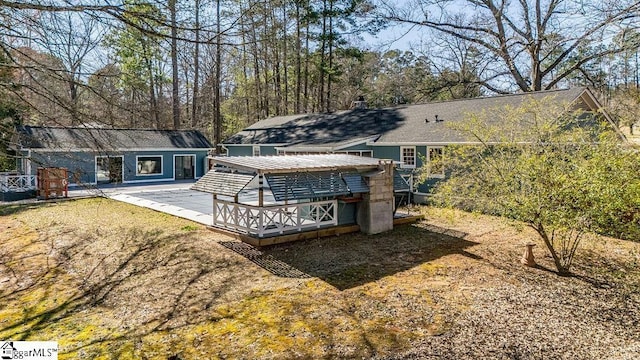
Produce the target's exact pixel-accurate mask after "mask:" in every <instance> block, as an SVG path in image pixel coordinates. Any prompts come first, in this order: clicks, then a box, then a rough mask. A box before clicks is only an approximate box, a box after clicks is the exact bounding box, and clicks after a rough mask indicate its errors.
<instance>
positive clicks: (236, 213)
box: [213, 199, 338, 237]
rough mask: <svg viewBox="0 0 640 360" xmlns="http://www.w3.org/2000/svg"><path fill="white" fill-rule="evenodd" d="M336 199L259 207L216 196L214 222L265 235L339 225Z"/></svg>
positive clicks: (234, 228)
mask: <svg viewBox="0 0 640 360" xmlns="http://www.w3.org/2000/svg"><path fill="white" fill-rule="evenodd" d="M337 204H338V202H337V201H336V200H328V201H316V202H310V203H297V204H289V205H275V206H265V207H258V206H252V205H245V204H238V203H234V202H229V201H225V200H220V199H215V200H214V202H213V225H214V226H220V227H225V228H227V229H231V230H234V231H238V232H242V233H246V234H249V235H253V236H258V237H264V236H268V235H278V234H284V233H285V232H286V233H289V232H295V231H304V230H312V229H317V228H320V227H322V226H327V225H334V226H335V225H338V206H337Z"/></svg>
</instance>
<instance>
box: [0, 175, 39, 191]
mask: <svg viewBox="0 0 640 360" xmlns="http://www.w3.org/2000/svg"><path fill="white" fill-rule="evenodd" d="M36 185H37V184H36V176H35V175H0V191H2V192H25V191H29V190H35V189H36Z"/></svg>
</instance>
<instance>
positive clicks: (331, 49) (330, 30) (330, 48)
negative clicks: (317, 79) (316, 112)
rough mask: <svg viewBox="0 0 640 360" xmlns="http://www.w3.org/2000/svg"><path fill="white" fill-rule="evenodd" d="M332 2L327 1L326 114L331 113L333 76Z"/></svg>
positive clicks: (330, 0)
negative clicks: (327, 68) (327, 58)
mask: <svg viewBox="0 0 640 360" xmlns="http://www.w3.org/2000/svg"><path fill="white" fill-rule="evenodd" d="M333 1H334V0H329V72H328V74H327V112H330V111H331V81H332V80H333V79H332V74H333Z"/></svg>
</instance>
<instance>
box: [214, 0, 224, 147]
mask: <svg viewBox="0 0 640 360" xmlns="http://www.w3.org/2000/svg"><path fill="white" fill-rule="evenodd" d="M220 1H221V0H217V1H216V77H215V80H214V87H215V92H214V98H215V99H214V106H215V109H214V111H215V113H214V117H213V118H214V126H213V131H214V133H213V141H214V146H215V147H216V153H218V154H220V150H221V149H220V145H219V144H220V142H222V139H221V137H222V111H221V108H220V104H221V100H220V81H221V77H222V32H221V31H220Z"/></svg>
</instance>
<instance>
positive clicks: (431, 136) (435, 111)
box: [222, 88, 610, 196]
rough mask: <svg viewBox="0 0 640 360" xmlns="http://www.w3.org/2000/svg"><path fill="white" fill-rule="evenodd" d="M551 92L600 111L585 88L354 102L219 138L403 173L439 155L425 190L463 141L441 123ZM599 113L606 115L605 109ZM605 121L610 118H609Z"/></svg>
mask: <svg viewBox="0 0 640 360" xmlns="http://www.w3.org/2000/svg"><path fill="white" fill-rule="evenodd" d="M530 97H533V98H535V99H538V100H540V99H542V98H545V97H553V98H554V99H555V100H557V101H558V102H562V103H569V104H571V105H572V107H573V108H574V109H576V110H584V111H585V112H588V113H594V114H595V113H599V114H603V112H601V111H602V109H601V106H600V104H599V102H598V100H597V99H596V97H595V96H594V94H593V93H592V92H591V90H589V89H588V88H575V89H568V90H553V91H542V92H534V93H523V94H515V95H503V96H494V97H483V98H475V99H462V100H453V101H443V102H433V103H426V104H417V105H403V106H398V107H393V108H385V109H366V108H364V109H363V108H361V107H360V108H356V109H354V110H348V111H343V112H337V113H332V114H302V115H292V116H280V117H274V118H270V119H265V120H262V121H259V122H257V123H255V124H253V125H251V126H249V127H247V128H245V129H244V130H242V131H240V132H239V133H237V134H235V135H233V136H232V137H231V138H229V139H228V140H226V141H224V142H223V144H222V145H223V146H224V147H225V148H226V149H227V152H228V155H229V156H252V155H253V156H259V155H280V154H311V153H347V154H353V155H360V156H367V157H375V158H380V159H392V160H394V162H396V163H399V164H400V170H401V171H404V172H405V174H407V176H411V172H412V171H413V170H414V169H416V168H419V167H421V166H424V165H425V164H423V161H422V159H425V160H426V161H427V162H429V161H430V159H434V158H442V159H443V161H441V162H440V163H443V164H444V166H441V167H439V168H438V169H430V170H431V178H430V179H428V180H427V181H426V182H425V183H423V184H420V185H419V186H418V187H417V188H415V189H413V190H414V193H415V194H417V195H419V196H420V195H426V193H427V192H428V191H429V188H430V187H431V186H432V185H433V184H434V183H435V182H437V181H438V180H439V179H442V178H444V177H445V170H446V169H445V168H446V154H445V150H444V147H445V146H447V145H452V144H465V143H468V141H467V138H466V137H465V136H464V135H463V134H461V133H459V132H457V131H454V130H452V129H451V128H450V127H449V126H447V125H446V124H448V123H453V122H459V121H462V120H463V119H465V117H466V115H467V114H469V113H477V112H480V111H482V110H489V109H492V108H496V107H502V106H507V105H509V106H513V107H517V106H519V105H520V104H522V103H523V101H525V100H526V99H528V98H530ZM604 116H605V117H606V118H607V119H608V116H607V115H606V113H604ZM608 120H609V121H610V119H608Z"/></svg>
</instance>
